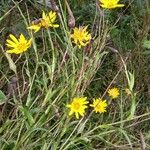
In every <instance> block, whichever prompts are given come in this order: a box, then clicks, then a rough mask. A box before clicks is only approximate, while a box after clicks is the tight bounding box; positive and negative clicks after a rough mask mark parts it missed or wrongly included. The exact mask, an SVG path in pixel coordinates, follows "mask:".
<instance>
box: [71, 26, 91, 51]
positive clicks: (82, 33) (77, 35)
mask: <svg viewBox="0 0 150 150" xmlns="http://www.w3.org/2000/svg"><path fill="white" fill-rule="evenodd" d="M71 38H72V39H73V40H74V41H73V42H74V43H75V44H76V45H77V46H78V47H79V48H81V47H82V46H86V45H87V44H88V43H89V41H90V39H91V35H90V34H89V33H88V32H87V26H86V27H79V28H77V27H75V28H74V29H73V34H71Z"/></svg>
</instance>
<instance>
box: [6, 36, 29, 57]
mask: <svg viewBox="0 0 150 150" xmlns="http://www.w3.org/2000/svg"><path fill="white" fill-rule="evenodd" d="M9 37H10V39H7V40H6V45H7V47H9V48H10V49H9V50H7V51H6V52H7V53H15V54H20V53H23V52H25V51H27V49H28V48H29V47H30V46H31V41H32V40H31V39H30V40H26V39H25V37H24V36H23V35H22V34H21V35H20V37H19V38H18V39H17V38H16V37H15V36H14V35H12V34H10V35H9Z"/></svg>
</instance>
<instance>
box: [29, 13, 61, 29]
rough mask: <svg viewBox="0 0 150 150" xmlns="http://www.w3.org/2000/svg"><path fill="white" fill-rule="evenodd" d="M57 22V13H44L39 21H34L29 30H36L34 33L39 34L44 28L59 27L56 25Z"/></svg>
mask: <svg viewBox="0 0 150 150" xmlns="http://www.w3.org/2000/svg"><path fill="white" fill-rule="evenodd" d="M55 20H56V12H52V11H50V12H49V13H48V14H46V13H45V12H44V11H43V13H42V18H40V19H38V20H37V21H33V23H32V25H31V26H30V27H28V29H31V30H35V31H34V32H38V31H39V30H40V29H41V28H42V27H43V28H48V27H54V28H57V27H59V25H58V24H54V22H55Z"/></svg>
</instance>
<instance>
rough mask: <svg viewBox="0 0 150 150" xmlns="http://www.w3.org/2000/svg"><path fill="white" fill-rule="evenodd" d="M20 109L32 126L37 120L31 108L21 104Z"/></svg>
mask: <svg viewBox="0 0 150 150" xmlns="http://www.w3.org/2000/svg"><path fill="white" fill-rule="evenodd" d="M19 108H20V111H21V112H22V114H23V116H24V117H25V119H27V121H28V123H29V125H30V126H32V125H33V124H34V123H35V121H34V119H33V117H32V115H31V113H30V111H29V109H28V108H27V107H23V106H20V107H19Z"/></svg>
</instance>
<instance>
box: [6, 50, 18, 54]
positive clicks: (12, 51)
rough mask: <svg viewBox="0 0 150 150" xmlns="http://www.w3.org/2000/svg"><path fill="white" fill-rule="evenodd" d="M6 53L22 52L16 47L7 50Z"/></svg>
mask: <svg viewBox="0 0 150 150" xmlns="http://www.w3.org/2000/svg"><path fill="white" fill-rule="evenodd" d="M6 53H9V54H12V53H15V54H19V53H20V52H19V51H18V50H16V49H12V50H7V51H6Z"/></svg>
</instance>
